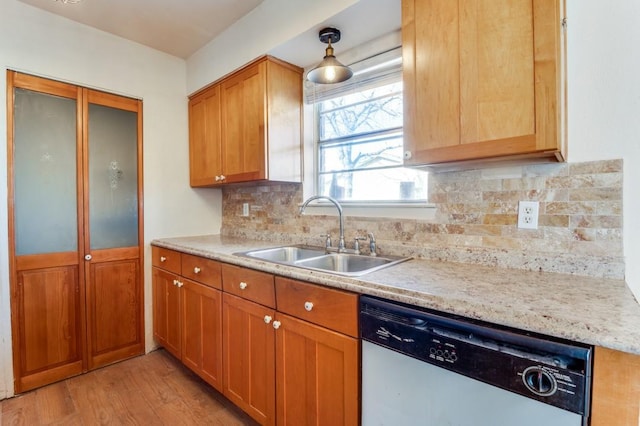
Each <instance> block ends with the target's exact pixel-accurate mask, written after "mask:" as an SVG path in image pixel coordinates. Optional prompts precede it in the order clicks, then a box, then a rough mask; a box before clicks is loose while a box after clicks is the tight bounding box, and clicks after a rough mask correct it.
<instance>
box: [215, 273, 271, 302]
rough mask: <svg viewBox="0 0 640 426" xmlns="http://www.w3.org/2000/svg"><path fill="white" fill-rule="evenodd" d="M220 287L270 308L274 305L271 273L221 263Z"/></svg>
mask: <svg viewBox="0 0 640 426" xmlns="http://www.w3.org/2000/svg"><path fill="white" fill-rule="evenodd" d="M222 287H223V289H224V291H225V292H226V293H230V294H235V295H236V296H239V297H242V298H244V299H247V300H251V301H253V302H256V303H259V304H261V305H264V306H268V307H270V308H275V307H276V293H275V288H274V278H273V275H271V274H267V273H265V272H259V271H254V270H253V269H247V268H241V267H239V266H233V265H227V264H224V265H222Z"/></svg>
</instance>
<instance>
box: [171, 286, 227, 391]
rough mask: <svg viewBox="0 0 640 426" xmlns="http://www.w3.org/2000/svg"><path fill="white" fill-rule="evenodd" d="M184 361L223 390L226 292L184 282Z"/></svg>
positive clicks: (205, 379)
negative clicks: (223, 319)
mask: <svg viewBox="0 0 640 426" xmlns="http://www.w3.org/2000/svg"><path fill="white" fill-rule="evenodd" d="M180 291H181V295H180V301H181V312H182V330H181V335H182V362H183V363H184V365H186V366H187V367H189V368H190V369H191V370H193V371H194V372H196V373H197V374H198V375H199V376H200V377H201V378H202V379H203V380H204V381H206V382H207V383H209V384H210V385H211V386H213V387H214V388H216V389H217V390H219V391H222V389H223V388H222V292H221V291H220V290H216V289H214V288H211V287H208V286H205V285H202V284H198V283H196V282H193V281H189V280H183V286H182V287H181V288H180Z"/></svg>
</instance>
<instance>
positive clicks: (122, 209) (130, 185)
mask: <svg viewBox="0 0 640 426" xmlns="http://www.w3.org/2000/svg"><path fill="white" fill-rule="evenodd" d="M137 126H138V116H137V113H135V112H132V111H125V110H121V109H117V108H112V107H108V106H104V105H96V104H89V134H88V135H89V225H90V231H89V234H90V236H91V241H90V243H91V250H95V249H109V248H117V247H132V246H137V245H138V158H137V149H138V148H137V146H138V145H137V144H138V133H137Z"/></svg>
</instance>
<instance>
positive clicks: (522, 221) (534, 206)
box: [518, 201, 540, 229]
mask: <svg viewBox="0 0 640 426" xmlns="http://www.w3.org/2000/svg"><path fill="white" fill-rule="evenodd" d="M539 209H540V203H539V202H537V201H520V203H518V228H523V229H538V212H539Z"/></svg>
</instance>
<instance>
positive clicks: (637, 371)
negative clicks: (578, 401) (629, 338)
mask: <svg viewBox="0 0 640 426" xmlns="http://www.w3.org/2000/svg"><path fill="white" fill-rule="evenodd" d="M591 400H592V404H591V423H590V424H591V426H631V425H633V426H635V425H640V356H638V355H633V354H629V353H624V352H619V351H615V350H612V349H606V348H603V347H596V348H595V354H594V359H593V394H592V398H591Z"/></svg>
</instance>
